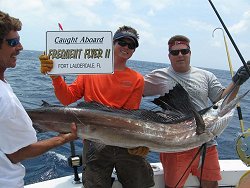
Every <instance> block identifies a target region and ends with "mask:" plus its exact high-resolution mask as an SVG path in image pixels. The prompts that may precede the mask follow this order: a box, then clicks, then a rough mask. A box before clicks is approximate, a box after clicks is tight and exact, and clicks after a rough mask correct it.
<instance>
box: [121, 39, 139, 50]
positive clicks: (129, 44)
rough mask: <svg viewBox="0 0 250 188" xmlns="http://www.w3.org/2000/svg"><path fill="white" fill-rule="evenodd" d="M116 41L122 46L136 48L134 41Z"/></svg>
mask: <svg viewBox="0 0 250 188" xmlns="http://www.w3.org/2000/svg"><path fill="white" fill-rule="evenodd" d="M117 43H118V44H119V45H120V46H122V47H124V46H128V48H129V49H131V50H134V49H135V48H136V47H135V44H134V43H129V42H126V41H124V40H118V41H117Z"/></svg>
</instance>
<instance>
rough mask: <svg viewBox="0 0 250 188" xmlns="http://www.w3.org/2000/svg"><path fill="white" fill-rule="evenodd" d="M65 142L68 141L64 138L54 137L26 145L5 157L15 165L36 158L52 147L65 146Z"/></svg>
mask: <svg viewBox="0 0 250 188" xmlns="http://www.w3.org/2000/svg"><path fill="white" fill-rule="evenodd" d="M66 142H68V139H67V138H66V137H63V136H56V137H53V138H50V139H47V140H42V141H38V142H36V143H34V144H31V145H28V146H26V147H24V148H21V149H20V150H18V151H16V152H14V153H12V154H7V157H8V158H9V160H10V161H11V162H12V163H14V164H15V163H18V162H21V161H23V160H26V159H29V158H33V157H37V156H39V155H41V154H43V153H45V152H47V151H49V150H50V149H52V148H54V147H58V146H61V145H63V144H65V143H66Z"/></svg>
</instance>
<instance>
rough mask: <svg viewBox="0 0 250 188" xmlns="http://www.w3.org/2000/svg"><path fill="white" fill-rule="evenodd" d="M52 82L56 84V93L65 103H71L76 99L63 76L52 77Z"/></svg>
mask: <svg viewBox="0 0 250 188" xmlns="http://www.w3.org/2000/svg"><path fill="white" fill-rule="evenodd" d="M52 82H53V86H54V92H55V95H56V97H57V99H58V100H59V101H60V102H61V103H62V104H63V105H69V104H71V103H73V102H75V101H76V100H75V99H74V97H73V95H72V93H71V91H70V90H69V88H68V86H67V84H66V83H65V81H64V80H63V78H62V77H61V76H60V77H57V78H54V79H52Z"/></svg>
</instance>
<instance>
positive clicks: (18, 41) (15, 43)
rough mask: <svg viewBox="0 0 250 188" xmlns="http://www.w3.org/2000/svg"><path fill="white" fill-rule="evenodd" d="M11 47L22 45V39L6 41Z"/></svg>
mask: <svg viewBox="0 0 250 188" xmlns="http://www.w3.org/2000/svg"><path fill="white" fill-rule="evenodd" d="M5 40H6V41H7V43H8V45H9V46H11V47H15V46H17V45H18V44H20V38H13V39H5Z"/></svg>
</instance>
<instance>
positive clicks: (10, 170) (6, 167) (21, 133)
mask: <svg viewBox="0 0 250 188" xmlns="http://www.w3.org/2000/svg"><path fill="white" fill-rule="evenodd" d="M35 142H37V137H36V131H35V130H34V128H33V127H32V121H31V119H30V118H29V116H28V114H27V113H26V111H25V110H24V108H23V106H22V104H21V102H20V101H19V100H18V98H17V97H16V95H15V94H14V93H13V90H12V88H11V87H10V85H9V84H8V83H5V82H3V81H1V80H0V187H1V188H2V187H3V188H5V187H6V188H7V187H8V188H21V187H23V186H24V181H23V178H24V176H25V168H24V166H23V165H22V164H21V163H17V164H13V163H11V161H10V160H9V159H8V158H7V156H6V155H5V154H11V153H14V152H16V151H18V150H19V149H21V148H23V147H26V146H28V145H30V144H32V143H35Z"/></svg>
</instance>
